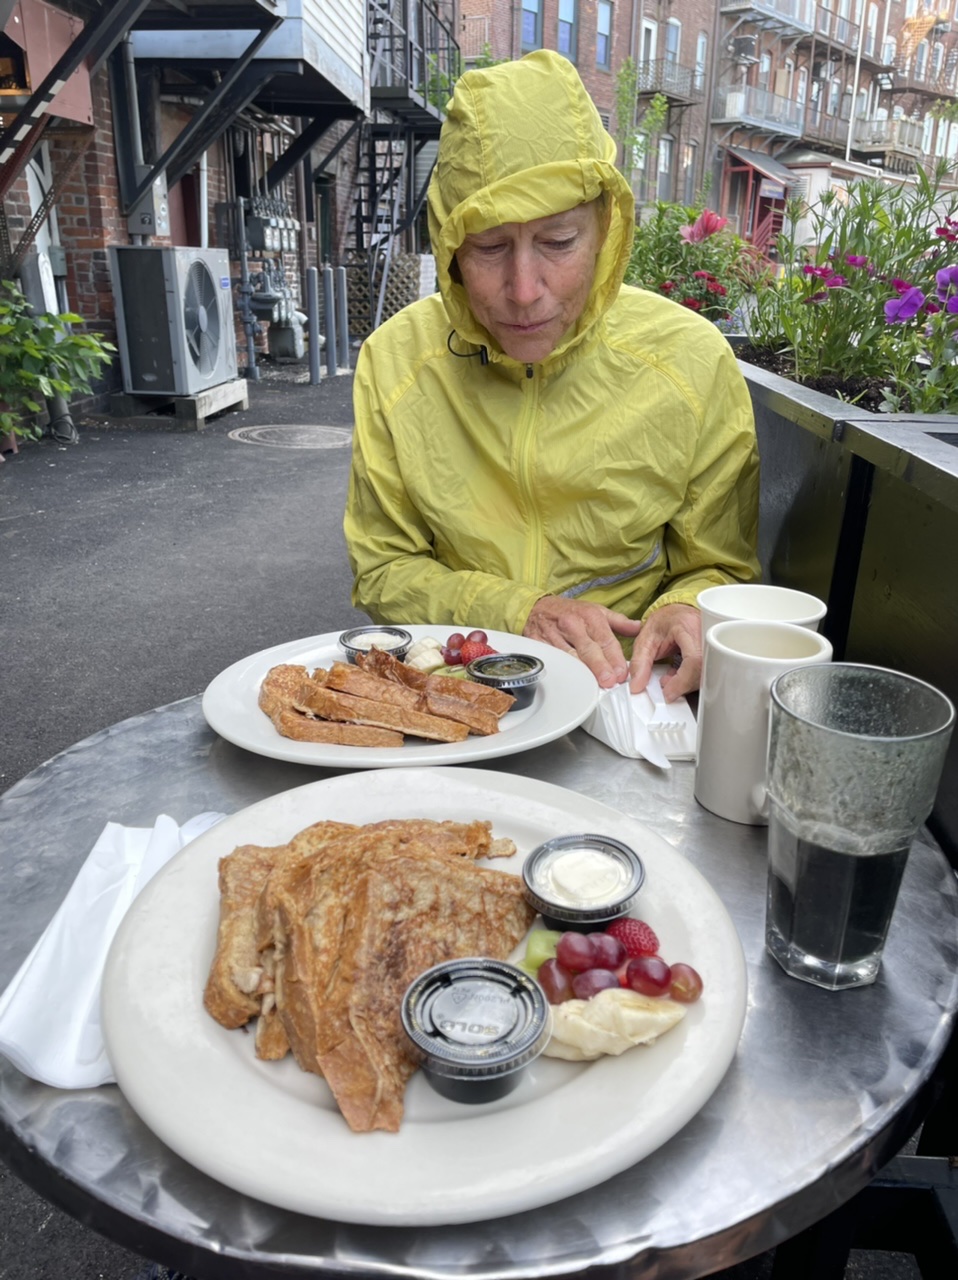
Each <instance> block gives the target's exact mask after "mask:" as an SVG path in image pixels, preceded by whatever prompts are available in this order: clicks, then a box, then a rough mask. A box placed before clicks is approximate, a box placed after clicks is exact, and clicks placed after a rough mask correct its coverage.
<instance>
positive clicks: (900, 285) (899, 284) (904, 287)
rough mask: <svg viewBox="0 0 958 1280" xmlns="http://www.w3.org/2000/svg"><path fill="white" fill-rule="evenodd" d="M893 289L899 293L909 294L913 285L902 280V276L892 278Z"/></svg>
mask: <svg viewBox="0 0 958 1280" xmlns="http://www.w3.org/2000/svg"><path fill="white" fill-rule="evenodd" d="M891 287H892V288H893V289H894V290H895V291H896V292H897V293H907V292H908V290H909V289H910V288H911V285H910V284H909V283H908V281H907V280H902V278H901V277H900V276H893V277H892V282H891Z"/></svg>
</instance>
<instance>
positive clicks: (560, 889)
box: [538, 847, 630, 907]
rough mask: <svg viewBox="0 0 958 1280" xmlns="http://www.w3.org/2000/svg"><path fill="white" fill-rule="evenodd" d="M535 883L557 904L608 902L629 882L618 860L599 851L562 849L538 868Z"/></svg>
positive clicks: (627, 872)
mask: <svg viewBox="0 0 958 1280" xmlns="http://www.w3.org/2000/svg"><path fill="white" fill-rule="evenodd" d="M538 878H539V882H540V884H542V886H543V888H545V889H547V890H548V891H549V892H550V897H554V898H555V899H556V901H558V902H567V903H568V904H569V906H570V907H572V906H577V905H578V904H579V903H589V904H590V905H591V904H592V903H595V902H609V901H611V900H613V899H614V898H617V897H618V896H619V894H620V893H621V891H622V890H623V889H624V888H625V887H626V885H627V884H628V883H629V879H630V873H629V871H628V869H627V868H626V866H625V865H624V863H622V862H621V861H620V860H619V859H618V858H614V857H610V856H609V854H607V853H605V852H603V851H602V850H601V849H589V848H584V847H583V848H579V849H566V850H563V851H561V852H558V853H556V854H555V855H554V856H553V857H552V858H550V859H549V860H548V861H547V862H546V863H545V865H544V866H542V867H540V868H539V876H538Z"/></svg>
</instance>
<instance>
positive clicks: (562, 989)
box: [537, 960, 574, 1004]
mask: <svg viewBox="0 0 958 1280" xmlns="http://www.w3.org/2000/svg"><path fill="white" fill-rule="evenodd" d="M537 977H538V981H539V986H540V987H541V988H542V990H543V991H544V992H545V994H546V999H547V1000H548V1001H549V1003H550V1004H562V1002H563V1001H564V1000H571V999H572V996H573V994H574V993H573V990H572V975H571V974H570V973H569V972H568V970H566V969H563V967H562V965H561V964H560V963H559V961H558V960H543V962H542V964H540V965H539V973H538V975H537Z"/></svg>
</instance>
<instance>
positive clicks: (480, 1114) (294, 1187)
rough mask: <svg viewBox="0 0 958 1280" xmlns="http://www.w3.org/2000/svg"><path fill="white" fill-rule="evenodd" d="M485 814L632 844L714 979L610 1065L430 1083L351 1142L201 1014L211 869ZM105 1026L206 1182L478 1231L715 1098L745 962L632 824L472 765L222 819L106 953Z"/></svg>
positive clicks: (214, 897) (355, 1213)
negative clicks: (401, 821)
mask: <svg viewBox="0 0 958 1280" xmlns="http://www.w3.org/2000/svg"><path fill="white" fill-rule="evenodd" d="M414 816H422V817H431V818H437V819H447V818H454V819H475V818H481V819H490V820H491V821H492V823H493V829H494V831H495V834H496V835H499V836H510V837H511V838H512V839H513V840H515V842H516V844H517V846H518V850H519V852H518V854H517V855H516V857H514V858H513V859H511V861H510V862H508V863H504V862H502V861H497V863H496V864H495V865H496V866H499V867H502V866H506V867H508V868H509V869H510V870H514V871H516V872H518V870H519V866H520V864H521V861H522V858H523V856H524V855H525V854H527V853H528V852H529V851H530V850H531V849H532V848H533V847H534V846H535V845H537V844H539V843H540V842H541V841H542V840H544V839H546V838H548V837H551V836H554V835H557V834H561V833H573V832H579V831H597V832H602V833H605V834H609V835H612V836H616V837H618V838H619V839H621V840H624V841H626V842H627V843H629V844H631V845H632V846H633V847H634V848H636V849H637V850H638V851H639V852H640V853H641V856H642V857H643V858H644V860H645V864H646V868H647V878H646V884H645V887H644V888H643V890H642V893H641V895H640V902H639V910H638V914H640V915H641V917H642V918H643V919H646V920H648V921H649V923H650V924H652V926H653V927H654V928H655V930H656V932H657V933H658V935H659V939H660V942H661V947H662V954H663V955H664V956H665V958H666V959H667V960H672V961H676V960H679V959H683V960H687V961H689V962H690V963H692V964H694V965H695V967H696V968H697V969H698V970H699V971H700V973H701V974H702V977H703V979H704V982H705V991H704V995H703V997H702V999H701V1000H700V1001H699V1002H698V1003H697V1004H694V1005H691V1006H689V1011H688V1014H687V1016H686V1017H685V1019H684V1020H683V1021H682V1022H681V1023H680V1024H679V1025H678V1027H676V1028H675V1029H674V1030H673V1031H670V1032H669V1033H668V1034H667V1035H666V1036H664V1037H663V1038H662V1039H660V1040H658V1041H656V1043H655V1044H653V1045H651V1046H649V1047H647V1048H635V1049H632V1050H630V1051H628V1052H627V1053H625V1054H623V1055H621V1057H618V1058H604V1059H600V1060H599V1061H597V1062H594V1063H588V1064H573V1063H567V1062H559V1061H556V1060H553V1059H546V1058H539V1059H538V1060H537V1061H536V1062H535V1063H534V1064H533V1065H532V1066H531V1067H530V1068H529V1069H528V1070H527V1072H526V1074H525V1076H524V1078H523V1080H522V1081H521V1083H520V1085H519V1087H518V1088H517V1089H516V1090H515V1092H513V1093H512V1094H510V1095H509V1096H508V1097H506V1098H504V1099H501V1100H500V1101H499V1102H495V1103H489V1104H486V1105H482V1106H464V1105H462V1104H457V1103H454V1102H450V1101H448V1100H447V1099H444V1098H441V1097H439V1095H438V1094H436V1093H434V1092H433V1090H432V1089H431V1088H430V1087H429V1085H428V1083H427V1082H426V1080H425V1079H424V1077H423V1076H422V1075H421V1074H417V1075H416V1076H414V1077H413V1079H412V1080H411V1081H410V1083H409V1085H408V1087H407V1090H406V1113H405V1118H404V1120H403V1125H402V1128H401V1130H400V1132H399V1133H398V1134H385V1133H369V1134H355V1133H352V1132H351V1131H350V1130H349V1129H348V1127H347V1126H346V1123H345V1121H344V1120H343V1119H342V1118H341V1116H340V1114H339V1112H338V1110H337V1109H336V1106H335V1103H334V1102H333V1100H332V1097H331V1095H330V1094H329V1092H328V1090H327V1088H326V1085H325V1083H324V1082H323V1081H322V1080H320V1079H319V1078H317V1077H316V1076H312V1075H307V1074H305V1073H303V1072H301V1071H299V1070H298V1068H297V1067H296V1066H295V1064H294V1063H293V1062H292V1061H291V1060H287V1061H284V1062H281V1063H276V1062H259V1061H257V1059H256V1057H255V1056H254V1050H253V1037H252V1035H250V1034H246V1033H245V1032H244V1031H226V1030H224V1029H223V1028H222V1027H220V1026H219V1025H218V1024H217V1023H215V1022H214V1021H213V1020H212V1018H210V1017H209V1016H208V1015H207V1014H206V1012H205V1011H204V1009H203V1006H202V991H203V987H204V984H205V981H206V976H207V972H208V969H209V964H210V961H211V959H212V955H213V950H214V944H215V935H216V924H217V916H218V894H217V889H216V872H217V861H218V859H219V858H220V857H222V856H223V855H224V854H226V853H229V852H230V851H231V850H232V849H233V848H234V847H235V846H236V845H238V844H244V843H256V844H266V845H272V844H277V843H284V842H285V841H287V840H288V839H289V838H290V837H291V836H292V835H294V834H295V833H296V832H297V831H300V830H301V829H302V828H303V827H305V826H307V825H308V824H309V823H312V822H316V821H318V820H320V819H322V818H326V819H337V820H340V821H350V820H352V821H359V822H372V821H377V820H379V819H382V818H386V817H414ZM102 1014H103V1024H104V1033H105V1036H106V1042H107V1049H108V1053H109V1057H110V1061H111V1062H112V1064H113V1067H114V1070H115V1072H116V1077H117V1080H118V1081H119V1085H120V1088H121V1089H122V1090H123V1093H124V1094H125V1095H126V1097H127V1098H128V1100H129V1101H130V1103H131V1104H132V1106H133V1107H134V1109H135V1110H136V1111H137V1112H138V1113H139V1115H140V1116H141V1117H142V1119H143V1120H144V1121H145V1122H146V1124H147V1125H149V1127H150V1128H151V1129H152V1130H153V1131H154V1132H155V1133H156V1134H157V1135H158V1136H159V1137H160V1138H161V1139H162V1140H163V1141H164V1142H165V1143H167V1145H168V1146H170V1147H172V1148H173V1150H174V1151H176V1152H178V1153H179V1154H180V1155H181V1156H183V1157H184V1159H186V1160H188V1161H189V1162H190V1163H191V1164H193V1165H195V1166H196V1167H197V1168H199V1169H202V1170H203V1171H204V1172H205V1173H208V1174H210V1175H211V1176H212V1177H214V1178H217V1179H219V1181H221V1182H224V1183H226V1185H227V1186H230V1187H233V1188H234V1189H236V1190H237V1191H241V1192H244V1193H246V1194H248V1195H252V1196H255V1197H257V1198H258V1199H260V1200H265V1201H267V1202H268V1203H270V1204H275V1205H279V1206H281V1207H283V1208H286V1209H291V1210H295V1211H299V1212H302V1213H308V1214H313V1215H316V1216H320V1217H328V1218H334V1219H339V1220H341V1221H344V1222H359V1223H368V1224H391V1225H395V1226H398V1225H414V1224H415V1225H439V1224H441V1223H450V1222H474V1221H480V1220H482V1219H484V1218H492V1217H498V1216H502V1215H505V1214H510V1213H516V1212H518V1211H520V1210H524V1209H531V1208H535V1207H537V1206H538V1205H542V1204H549V1203H551V1202H553V1201H555V1200H559V1199H561V1198H562V1197H563V1196H566V1195H570V1194H572V1193H574V1192H576V1191H582V1190H585V1189H586V1188H588V1187H591V1186H595V1185H596V1184H597V1183H599V1182H602V1181H604V1180H605V1179H606V1178H608V1177H611V1176H612V1175H613V1174H615V1173H618V1172H619V1171H621V1170H622V1169H625V1168H628V1167H629V1166H630V1165H632V1164H634V1163H635V1162H636V1161H638V1160H641V1159H642V1158H643V1157H644V1156H646V1155H648V1154H649V1153H650V1152H652V1151H654V1150H655V1149H656V1148H657V1147H659V1146H660V1145H661V1144H662V1143H664V1142H665V1141H667V1140H668V1139H669V1138H670V1137H672V1135H673V1134H675V1133H676V1132H677V1131H678V1130H679V1129H681V1128H682V1126H683V1125H684V1124H686V1123H687V1121H688V1120H690V1119H691V1118H692V1116H694V1115H695V1114H696V1112H697V1111H699V1109H700V1108H701V1107H702V1106H703V1105H704V1104H705V1102H706V1101H707V1099H708V1098H709V1096H710V1095H711V1093H712V1092H713V1090H714V1089H715V1088H716V1086H717V1085H718V1083H719V1081H720V1080H721V1079H722V1077H723V1076H724V1074H725V1072H726V1070H727V1068H728V1066H729V1064H730V1062H731V1061H732V1058H733V1056H734V1054H735V1049H736V1045H737V1044H738V1040H739V1035H740V1033H741V1029H742V1024H743V1022H744V1018H745V961H744V957H743V954H742V948H741V945H740V943H739V939H738V934H737V933H736V931H735V926H734V924H733V923H732V921H731V919H730V918H729V915H728V913H727V912H726V910H725V908H724V907H723V905H722V903H721V901H720V900H719V898H718V897H717V895H716V894H715V892H714V890H713V889H712V888H711V887H710V885H709V884H708V883H707V882H706V881H705V880H704V879H703V877H702V876H701V875H700V874H699V873H698V872H697V871H696V870H695V869H694V868H693V867H691V866H690V865H689V864H688V863H687V862H686V861H685V859H684V858H682V857H681V855H679V854H678V853H676V851H675V850H674V849H673V848H672V846H671V845H669V844H668V843H666V841H664V840H663V839H662V838H661V837H659V836H657V835H655V834H654V833H653V832H652V831H650V830H649V829H648V828H646V827H645V826H643V825H642V824H641V823H639V822H636V821H635V820H633V819H631V818H627V817H625V816H624V815H623V814H620V813H617V812H616V811H615V810H613V809H609V808H607V807H606V806H605V805H601V804H598V803H596V802H595V801H592V800H589V799H587V798H586V797H584V796H580V795H577V794H575V793H574V792H571V791H566V790H565V789H564V788H561V787H555V786H552V785H551V784H549V783H544V782H536V781H532V780H529V779H527V778H519V777H512V776H510V775H508V774H502V773H495V772H487V771H485V770H473V769H442V768H440V769H408V770H407V769H401V770H396V769H392V770H384V771H381V772H379V773H376V774H372V775H370V774H356V773H354V774H347V775H344V776H342V777H337V778H331V779H329V780H326V781H322V782H314V783H310V784H309V785H308V786H304V787H297V788H296V789H294V790H292V791H287V792H283V793H281V794H280V795H277V796H273V797H271V798H270V799H268V800H263V801H261V802H260V803H259V804H255V805H253V806H251V807H250V808H249V809H245V810H243V811H241V812H240V813H237V814H234V815H233V816H232V817H231V818H228V819H226V820H225V821H223V822H221V823H220V824H219V825H218V826H216V827H214V828H213V829H212V830H211V831H209V832H208V833H206V834H205V835H203V836H201V837H200V838H199V839H198V840H196V841H194V842H193V843H192V844H191V845H189V846H187V848H185V849H184V850H183V851H182V852H181V853H180V854H178V855H177V856H176V857H175V858H174V859H173V860H172V861H171V862H170V863H169V864H168V865H167V866H166V867H165V868H164V870H163V871H161V872H160V873H159V875H157V876H156V878H155V879H154V880H153V881H152V882H151V883H150V884H149V885H148V886H147V888H146V889H145V890H144V892H143V893H142V894H141V895H140V896H139V897H138V898H137V899H136V901H135V902H134V904H133V906H132V907H131V908H130V910H129V912H128V913H127V915H126V917H125V919H124V920H123V923H122V925H121V926H120V929H119V932H118V933H117V936H116V939H115V941H114V943H113V947H112V949H111V951H110V954H109V958H108V960H107V964H106V971H105V975H104V980H103V995H102Z"/></svg>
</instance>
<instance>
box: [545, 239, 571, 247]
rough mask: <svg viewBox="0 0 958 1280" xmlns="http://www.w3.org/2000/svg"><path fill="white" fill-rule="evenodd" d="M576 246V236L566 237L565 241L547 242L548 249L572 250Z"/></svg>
mask: <svg viewBox="0 0 958 1280" xmlns="http://www.w3.org/2000/svg"><path fill="white" fill-rule="evenodd" d="M574 244H575V236H566V237H565V239H564V240H547V241H546V248H547V249H571V248H572V246H573V245H574Z"/></svg>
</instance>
